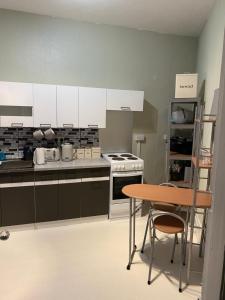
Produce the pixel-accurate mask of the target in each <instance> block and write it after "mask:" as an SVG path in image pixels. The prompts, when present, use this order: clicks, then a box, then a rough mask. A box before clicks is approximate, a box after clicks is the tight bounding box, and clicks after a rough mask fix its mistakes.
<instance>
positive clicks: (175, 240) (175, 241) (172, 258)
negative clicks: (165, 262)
mask: <svg viewBox="0 0 225 300" xmlns="http://www.w3.org/2000/svg"><path fill="white" fill-rule="evenodd" d="M177 240H178V238H177V234H175V236H174V243H173V250H172V255H171V260H170V262H171V264H173V260H174V254H175V248H176V244H177Z"/></svg>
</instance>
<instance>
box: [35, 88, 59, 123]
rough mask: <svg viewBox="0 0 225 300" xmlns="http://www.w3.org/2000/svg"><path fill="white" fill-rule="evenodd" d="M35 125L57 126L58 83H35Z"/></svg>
mask: <svg viewBox="0 0 225 300" xmlns="http://www.w3.org/2000/svg"><path fill="white" fill-rule="evenodd" d="M33 95H34V108H33V114H34V127H57V122H56V85H50V84H34V85H33Z"/></svg>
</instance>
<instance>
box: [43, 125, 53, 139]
mask: <svg viewBox="0 0 225 300" xmlns="http://www.w3.org/2000/svg"><path fill="white" fill-rule="evenodd" d="M44 135H45V138H46V140H52V139H54V138H55V132H54V131H53V130H52V128H48V129H47V130H45V131H44Z"/></svg>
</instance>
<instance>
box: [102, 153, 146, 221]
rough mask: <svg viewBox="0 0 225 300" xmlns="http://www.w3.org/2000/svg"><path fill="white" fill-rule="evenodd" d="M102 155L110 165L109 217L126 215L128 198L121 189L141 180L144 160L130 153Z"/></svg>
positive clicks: (127, 213) (127, 212)
mask: <svg viewBox="0 0 225 300" xmlns="http://www.w3.org/2000/svg"><path fill="white" fill-rule="evenodd" d="M103 157H104V158H105V159H107V160H108V161H109V162H110V165H111V175H110V197H109V218H110V219H112V218H118V217H128V215H129V204H130V203H129V202H130V200H129V198H127V196H125V195H124V194H123V193H122V189H123V187H124V186H126V185H129V184H136V183H142V182H143V170H144V161H143V159H141V158H139V157H137V156H135V155H133V154H131V153H109V154H103Z"/></svg>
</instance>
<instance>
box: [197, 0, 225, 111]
mask: <svg viewBox="0 0 225 300" xmlns="http://www.w3.org/2000/svg"><path fill="white" fill-rule="evenodd" d="M224 27H225V0H217V1H216V4H215V6H214V8H213V10H212V12H211V14H210V16H209V19H208V21H207V23H206V25H205V27H204V29H203V31H202V33H201V35H200V38H199V47H198V58H197V72H198V73H199V75H200V81H202V80H204V79H205V80H206V89H205V100H206V112H210V109H211V104H212V100H213V93H214V90H215V89H216V88H218V87H219V83H220V71H221V62H222V50H223V37H224Z"/></svg>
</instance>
